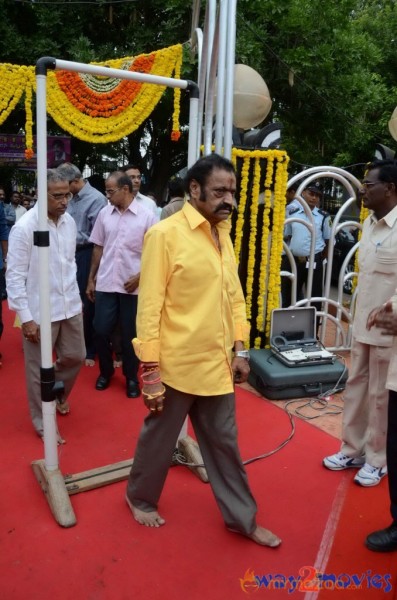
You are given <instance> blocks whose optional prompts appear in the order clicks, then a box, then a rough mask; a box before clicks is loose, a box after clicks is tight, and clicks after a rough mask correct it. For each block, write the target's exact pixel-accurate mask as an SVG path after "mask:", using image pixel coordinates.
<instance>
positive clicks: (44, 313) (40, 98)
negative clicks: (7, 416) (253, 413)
mask: <svg viewBox="0 0 397 600" xmlns="http://www.w3.org/2000/svg"><path fill="white" fill-rule="evenodd" d="M36 83H37V92H36V99H37V107H36V120H37V188H38V199H37V201H38V214H39V231H38V232H35V234H36V239H35V241H34V243H35V244H36V245H38V259H39V298H40V349H41V396H42V404H41V405H42V410H43V431H44V464H45V468H46V469H47V471H55V470H56V469H58V448H57V444H58V441H57V425H56V415H55V413H56V407H55V401H54V400H49V397H50V395H49V393H48V391H49V387H50V388H51V389H52V387H53V383H55V381H54V379H55V377H54V366H53V360H52V340H51V304H50V284H49V237H47V236H48V212H47V110H46V87H47V75H46V74H42V73H37V75H36ZM40 237H41V241H40ZM46 238H47V239H48V242H47V241H46Z"/></svg>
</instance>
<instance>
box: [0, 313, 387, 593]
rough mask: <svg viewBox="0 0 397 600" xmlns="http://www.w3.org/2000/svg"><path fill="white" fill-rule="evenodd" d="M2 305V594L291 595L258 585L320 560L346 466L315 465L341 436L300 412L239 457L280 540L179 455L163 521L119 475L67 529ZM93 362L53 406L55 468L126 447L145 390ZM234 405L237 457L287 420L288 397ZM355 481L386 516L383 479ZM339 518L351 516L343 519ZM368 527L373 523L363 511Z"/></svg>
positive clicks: (79, 465)
mask: <svg viewBox="0 0 397 600" xmlns="http://www.w3.org/2000/svg"><path fill="white" fill-rule="evenodd" d="M3 309H4V312H6V314H5V324H6V328H5V332H4V335H3V338H2V340H1V352H2V354H3V367H2V368H1V369H0V380H1V403H2V420H1V425H0V427H1V437H0V439H1V442H0V443H1V450H2V452H1V461H0V463H1V464H0V470H1V481H2V485H3V493H2V494H1V501H0V502H1V504H0V514H1V517H0V520H1V530H0V531H1V533H0V536H1V548H2V551H1V554H0V569H1V586H0V589H1V592H0V598H1V599H2V600H3V599H4V600H26V599H27V598H42V599H44V600H47V599H49V598H57V600H69V599H72V598H73V599H77V600H80V599H81V600H131V599H132V598H141V599H143V600H164V599H166V600H182V599H185V598H189V599H191V600H202V599H204V598H206V599H208V600H225V599H226V598H227V599H231V600H235V599H236V600H237V599H240V598H244V597H246V596H247V594H252V593H256V595H257V597H260V596H261V594H263V595H265V594H266V595H267V597H268V598H270V599H273V598H274V599H278V598H287V597H291V593H288V591H287V590H279V589H274V590H273V591H270V590H269V589H265V588H264V585H265V583H266V582H265V579H263V578H264V576H267V575H269V576H270V575H272V576H273V577H274V576H275V575H276V574H281V575H285V577H287V578H288V577H290V576H292V577H296V576H297V575H298V573H299V570H300V569H302V568H303V567H305V566H306V565H308V566H311V565H314V564H315V563H316V560H317V555H318V552H319V549H320V546H321V542H322V538H323V532H324V529H325V527H326V524H327V521H328V517H329V513H330V510H331V508H332V506H333V503H334V499H335V494H336V491H337V488H338V485H339V483H340V482H341V481H342V479H343V474H340V473H332V474H330V473H329V472H327V471H326V470H325V469H323V468H322V467H321V457H322V456H323V455H325V454H328V453H331V452H333V451H335V450H336V449H337V447H338V442H337V440H335V439H334V438H332V437H330V436H329V435H327V434H325V433H323V432H322V431H320V430H318V429H317V428H316V427H314V426H312V425H310V424H307V423H305V422H302V421H299V420H298V421H297V422H296V433H295V436H294V438H293V440H292V441H291V442H290V443H289V444H288V445H287V446H286V447H285V448H284V449H282V450H281V451H280V452H277V453H276V454H274V455H273V456H271V457H270V458H266V459H264V460H261V461H258V462H255V463H253V464H251V465H249V466H248V467H247V471H248V476H249V479H250V483H251V486H252V490H253V492H254V495H255V497H256V499H257V501H258V505H259V513H258V521H259V522H260V523H263V524H264V525H265V526H267V527H269V528H270V529H272V530H273V531H275V532H276V533H277V534H278V535H280V537H281V538H282V539H283V544H282V546H281V547H280V548H279V549H277V550H271V549H267V548H262V547H258V546H256V545H255V544H253V543H252V542H250V541H248V540H246V539H244V538H242V537H240V536H237V535H235V534H231V533H229V532H227V531H226V530H225V528H224V526H223V523H222V520H221V517H220V514H219V512H218V509H217V507H216V505H215V502H214V499H213V496H212V493H211V489H210V487H209V485H205V484H203V483H201V482H200V481H199V480H198V479H197V478H196V477H195V476H194V475H193V474H192V473H191V472H190V471H189V470H187V469H186V468H185V467H176V468H173V469H171V470H170V473H169V477H168V479H167V483H166V486H165V489H164V494H163V496H162V499H161V504H160V512H161V514H162V515H163V516H164V517H165V518H166V520H167V524H166V525H165V526H164V527H162V528H161V529H158V530H151V529H146V528H144V527H141V526H139V525H138V524H137V523H135V522H134V520H133V519H132V516H131V514H130V512H129V509H128V508H127V506H126V504H125V501H124V491H125V482H121V483H117V484H112V485H110V486H107V487H103V488H100V489H97V490H93V491H90V492H86V493H82V494H77V495H75V496H72V497H71V499H72V505H73V508H74V510H75V512H76V516H77V519H78V523H77V525H76V526H75V527H72V528H70V529H63V528H61V527H60V526H59V525H57V523H56V522H55V521H54V519H53V517H52V515H51V513H50V510H49V507H48V505H47V502H46V500H45V498H44V495H43V494H42V492H41V489H40V487H39V485H38V483H37V481H36V479H35V477H34V475H33V471H32V469H31V466H30V464H31V461H32V460H35V459H40V458H42V457H43V445H42V442H41V441H40V440H39V439H38V438H37V437H36V436H35V434H34V432H33V430H32V428H31V424H30V419H29V416H28V409H27V401H26V396H25V388H24V385H25V382H24V373H23V355H22V350H21V341H20V332H19V330H15V329H13V328H12V322H13V316H12V315H10V314H9V313H8V311H7V310H6V303H4V302H3ZM96 375H97V369H96V368H87V367H84V368H83V369H82V371H81V375H80V377H79V380H78V385H77V386H76V388H75V390H74V392H73V395H72V397H71V413H70V415H69V416H66V417H60V418H59V419H58V421H59V427H60V430H61V432H62V434H63V436H64V437H65V438H66V440H67V444H66V445H65V446H63V447H62V449H61V451H60V468H61V470H62V473H63V474H66V473H77V472H79V471H84V470H86V469H91V468H94V467H98V466H102V465H106V464H110V463H114V462H118V461H121V460H125V459H127V458H130V457H131V456H133V452H134V447H135V444H136V439H137V436H138V434H139V429H140V426H141V423H142V419H143V416H144V414H145V409H144V407H143V403H142V401H141V399H138V400H129V399H127V398H126V397H125V394H124V385H123V384H124V382H123V379H122V376H121V373H120V370H117V375H116V377H115V378H114V381H112V385H111V387H110V388H109V389H108V390H106V391H105V392H96V391H95V390H94V381H95V378H96ZM237 414H238V426H239V433H240V436H239V437H240V447H241V451H242V455H243V458H244V459H247V458H251V457H253V456H256V455H259V454H262V453H264V452H268V451H270V450H272V449H273V448H275V447H276V446H278V445H279V444H280V443H281V442H282V441H283V440H284V439H285V438H286V437H287V436H288V435H289V433H290V424H289V420H288V418H287V416H286V415H285V413H284V412H283V411H281V410H280V409H279V408H277V407H275V406H273V405H272V404H271V403H269V402H267V401H265V400H263V399H261V398H258V397H257V396H255V395H253V394H250V393H249V392H246V391H244V390H242V389H238V390H237ZM382 485H383V484H382ZM383 487H384V485H383ZM353 491H354V492H355V493H358V492H362V496H363V497H364V501H365V499H367V502H371V497H375V496H376V498H375V500H376V503H375V504H374V507H372V508H371V511H372V512H373V513H374V514H376V512H378V516H377V518H376V519H375V518H373V519H372V522H371V527H372V528H373V527H377V526H378V525H382V524H383V522H384V519H383V518H382V516H383V514H386V506H385V497H384V496H385V494H384V492H383V493H382V490H380V491H379V494H380V496H379V498H378V496H377V494H378V492H377V491H375V490H374V491H373V490H370V491H368V490H364V491H363V490H358V491H357V490H356V489H355V488H354V490H353ZM377 507H378V509H377ZM352 508H354V507H349V513H351V509H352ZM369 512H370V509H369V508H368V509H367V513H369ZM354 519H355V520H356V521H357V519H358V520H359V515H357V514H354ZM386 522H387V518H386ZM358 524H359V523H358ZM347 526H348V527H350V528H351V527H352V525H351V523H350V521H348V525H347ZM368 526H369V523H368ZM371 527H369V530H370V529H371ZM363 529H364V531H365V532H366V531H368V527H367V523H366V524H365V527H364V528H363ZM348 536H349V538H350V536H351V537H352V538H353V542H354V544H355V545H356V546H357V548H359V547H360V548H361V546H360V543H361V539H362V536H363V531H362V530H360V531H359V532H358V528H356V529H354V528H353V529H352V530H351V533H350V531H349V533H348ZM350 547H351V546H350ZM342 548H343V541H342ZM361 551H362V549H361ZM349 552H350V551H349ZM364 552H365V557H366V560H367V565H368V566H367V568H370V567H371V565H376V569H378V570H379V572H387V571H388V569H389V568H391V567H390V566H389V563H388V560H389V559H388V558H386V559H385V558H384V557H383V558H382V557H380V558H379V560H378V559H377V557H375V558H374V557H373V554H372V553H369V552H367V551H365V550H364ZM375 559H376V560H378V562H376V560H375ZM381 562H382V564H381ZM351 565H352V566H351ZM343 566H344V569H343V570H344V572H352V569H353V568H356V565H355V563H353V561H352V556H350V555H348V556H347V557H346V563H344V565H343ZM340 567H341V565H339V564H336V565H335V566H334V567H333V568H337V569H339V568H340ZM371 568H372V567H371ZM247 572H251V573H254V574H255V575H256V576H258V577H261V578H262V582H263V584H262V587H260V588H259V589H258V587H256V589H255V586H253V585H251V586H249V584H250V583H251V584H252V582H250V581H248V579H249V577H248V576H247V581H245V582H244V575H245V574H246V573H247ZM240 580H243V583H244V584H245V587H244V586H243V587H244V589H243V587H242V585H241V581H240ZM292 596H293V595H292ZM301 597H302V596H301ZM345 597H346V598H355V597H356V596H351V595H350V596H348V595H345ZM389 597H390V596H389Z"/></svg>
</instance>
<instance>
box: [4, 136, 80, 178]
mask: <svg viewBox="0 0 397 600" xmlns="http://www.w3.org/2000/svg"><path fill="white" fill-rule="evenodd" d="M33 151H34V152H35V154H34V156H33V158H31V159H30V160H27V159H26V158H25V136H24V135H13V134H11V133H3V134H0V165H4V166H16V167H19V168H21V169H32V170H35V169H36V168H37V161H36V158H37V157H36V136H34V137H33ZM61 162H70V137H66V136H65V137H64V136H51V135H49V136H47V166H48V167H49V168H50V167H55V166H57V165H59V164H60V163H61Z"/></svg>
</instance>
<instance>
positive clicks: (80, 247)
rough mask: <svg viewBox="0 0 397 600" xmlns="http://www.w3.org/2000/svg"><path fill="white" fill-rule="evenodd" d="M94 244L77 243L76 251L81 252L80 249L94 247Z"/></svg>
mask: <svg viewBox="0 0 397 600" xmlns="http://www.w3.org/2000/svg"><path fill="white" fill-rule="evenodd" d="M93 247H94V244H77V246H76V252H79V251H80V250H88V248H93Z"/></svg>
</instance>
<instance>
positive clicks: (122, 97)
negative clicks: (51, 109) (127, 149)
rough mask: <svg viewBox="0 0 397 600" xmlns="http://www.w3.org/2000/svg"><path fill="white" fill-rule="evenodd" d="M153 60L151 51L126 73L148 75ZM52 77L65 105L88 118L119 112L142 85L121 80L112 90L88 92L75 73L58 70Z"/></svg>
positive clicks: (153, 54)
mask: <svg viewBox="0 0 397 600" xmlns="http://www.w3.org/2000/svg"><path fill="white" fill-rule="evenodd" d="M155 57H156V53H155V52H152V53H151V54H149V55H142V56H138V57H137V58H136V59H135V60H133V62H132V63H131V66H130V68H129V69H128V70H129V71H135V72H138V73H150V71H151V69H152V67H153V63H154V59H155ZM55 76H56V78H57V81H58V84H59V87H60V89H61V90H62V91H63V92H64V94H65V95H66V97H67V99H68V100H69V102H71V103H72V104H73V105H74V106H76V107H78V108H79V110H81V112H84V113H85V114H87V115H90V116H91V117H110V116H115V115H118V114H119V113H121V112H123V110H125V109H126V107H127V106H128V105H129V104H131V102H133V101H134V99H135V98H136V96H137V95H138V93H139V91H140V89H141V87H142V85H143V84H142V83H141V82H139V81H131V80H129V79H121V80H120V81H119V83H118V85H117V86H116V87H115V88H114V89H113V90H112V91H110V92H104V93H101V92H97V91H95V90H92V89H90V87H89V86H88V85H87V83H86V82H84V81H83V79H82V78H81V76H80V74H79V73H75V72H72V71H58V72H57V73H55ZM116 81H117V80H116Z"/></svg>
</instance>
